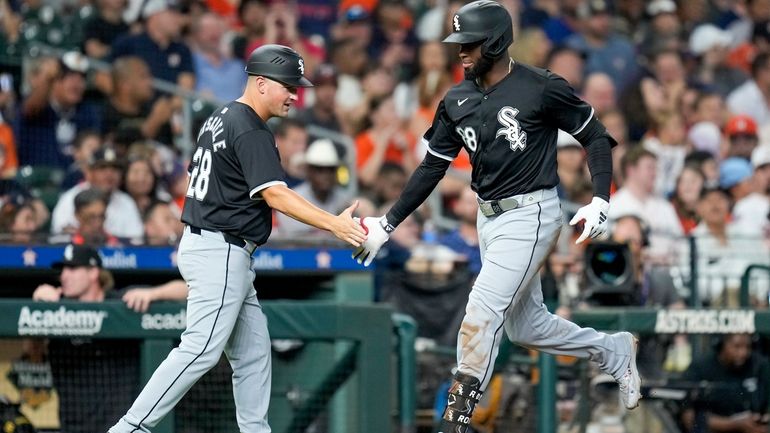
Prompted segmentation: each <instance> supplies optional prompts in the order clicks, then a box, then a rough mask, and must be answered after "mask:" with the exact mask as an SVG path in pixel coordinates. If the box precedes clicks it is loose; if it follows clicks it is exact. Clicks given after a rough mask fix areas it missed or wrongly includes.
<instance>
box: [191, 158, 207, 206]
mask: <svg viewBox="0 0 770 433" xmlns="http://www.w3.org/2000/svg"><path fill="white" fill-rule="evenodd" d="M192 164H193V166H194V168H193V171H192V174H190V184H189V185H188V186H187V197H192V198H195V199H196V200H198V201H202V200H203V198H204V197H206V193H207V192H208V191H209V174H211V151H210V150H208V149H205V150H204V149H203V148H202V147H199V148H198V150H196V151H195V154H194V155H193V159H192Z"/></svg>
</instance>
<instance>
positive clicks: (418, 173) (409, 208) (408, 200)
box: [385, 153, 451, 227]
mask: <svg viewBox="0 0 770 433" xmlns="http://www.w3.org/2000/svg"><path fill="white" fill-rule="evenodd" d="M450 163H451V162H450V161H447V160H445V159H442V158H439V157H437V156H434V155H432V154H430V153H428V154H426V155H425V159H423V161H422V163H421V164H420V165H419V167H417V170H415V171H414V174H412V177H410V178H409V182H408V183H407V184H406V187H404V190H403V191H402V192H401V196H400V197H399V198H398V200H397V201H396V203H395V204H393V207H391V208H390V210H389V211H388V213H387V214H386V215H385V217H386V219H387V220H388V224H390V225H392V226H393V227H397V226H398V225H399V224H401V222H402V221H404V220H405V219H406V217H408V216H409V215H410V214H411V213H412V212H414V211H415V209H417V208H418V207H419V206H420V205H421V204H422V202H424V201H425V200H426V199H427V198H428V196H429V195H430V193H431V192H432V191H433V189H434V188H436V185H438V183H439V181H440V180H441V179H442V178H443V177H444V174H445V173H446V171H447V169H448V168H449V165H450Z"/></svg>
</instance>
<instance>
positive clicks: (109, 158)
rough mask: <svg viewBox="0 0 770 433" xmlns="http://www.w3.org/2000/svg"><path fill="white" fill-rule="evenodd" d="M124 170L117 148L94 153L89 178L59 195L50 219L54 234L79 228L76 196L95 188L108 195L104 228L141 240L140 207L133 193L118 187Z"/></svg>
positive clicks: (128, 237)
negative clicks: (132, 196) (137, 205)
mask: <svg viewBox="0 0 770 433" xmlns="http://www.w3.org/2000/svg"><path fill="white" fill-rule="evenodd" d="M123 169H124V167H123V164H122V163H121V161H120V160H118V159H117V155H116V154H115V151H114V150H112V149H110V148H106V149H100V150H98V151H97V152H95V153H94V155H93V159H92V160H91V164H90V165H89V167H88V170H86V173H85V175H86V181H85V182H83V183H80V184H78V185H76V186H74V187H72V188H70V189H69V190H67V191H65V192H64V193H62V195H61V196H60V197H59V201H58V202H57V203H56V207H54V210H53V216H52V218H51V234H54V235H56V234H60V233H67V232H70V233H71V232H73V231H75V230H76V229H77V227H78V221H77V219H76V218H75V196H76V195H78V193H80V192H81V191H85V190H87V189H89V188H92V187H93V188H96V189H98V190H100V191H102V192H103V193H104V194H106V195H107V196H108V205H107V213H106V220H105V222H104V227H105V229H106V230H107V231H108V232H109V233H111V234H112V235H113V236H117V237H118V238H124V239H141V238H142V235H143V229H142V219H141V217H140V215H139V209H138V208H137V207H136V203H135V202H134V200H133V199H132V198H131V196H129V195H128V194H126V193H125V192H123V191H120V190H119V189H118V187H119V186H120V180H121V175H122V172H123Z"/></svg>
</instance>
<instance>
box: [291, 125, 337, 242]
mask: <svg viewBox="0 0 770 433" xmlns="http://www.w3.org/2000/svg"><path fill="white" fill-rule="evenodd" d="M303 160H304V162H305V165H306V169H305V171H306V176H307V179H306V180H305V182H303V183H301V184H299V185H297V186H296V187H294V188H293V189H294V191H295V192H296V193H297V194H299V195H300V196H302V197H304V198H305V199H306V200H307V201H309V202H310V203H312V204H314V205H316V206H318V207H319V208H321V209H323V210H325V211H327V212H333V213H335V214H336V213H339V212H340V211H341V210H342V209H345V208H346V207H348V206H349V205H350V201H351V198H352V197H351V196H350V195H349V194H348V193H347V191H345V190H344V189H343V188H342V187H341V186H340V185H339V184H338V183H337V169H338V168H339V167H340V165H341V163H342V161H341V160H340V158H339V156H338V154H337V149H336V148H335V147H334V143H332V141H331V140H328V139H319V140H316V141H314V142H312V143H310V146H308V148H307V151H306V152H305V154H304V158H303ZM277 218H278V227H276V234H280V236H282V237H284V238H299V237H301V236H305V235H315V236H326V235H325V234H324V233H325V232H321V231H319V230H317V229H315V228H312V227H308V226H306V225H305V224H302V223H300V222H299V221H297V220H295V219H292V218H291V217H289V216H286V215H284V214H281V213H278V215H277Z"/></svg>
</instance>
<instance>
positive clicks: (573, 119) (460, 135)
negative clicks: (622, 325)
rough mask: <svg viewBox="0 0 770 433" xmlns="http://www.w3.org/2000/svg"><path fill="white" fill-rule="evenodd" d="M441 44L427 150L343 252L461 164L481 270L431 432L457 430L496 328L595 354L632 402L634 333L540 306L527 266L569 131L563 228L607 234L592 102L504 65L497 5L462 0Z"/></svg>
mask: <svg viewBox="0 0 770 433" xmlns="http://www.w3.org/2000/svg"><path fill="white" fill-rule="evenodd" d="M452 29H453V32H452V33H451V34H450V35H449V36H448V37H447V38H446V39H444V42H449V43H456V44H460V59H461V61H462V65H463V68H464V69H465V78H466V79H465V80H463V82H461V83H460V84H458V85H456V86H454V87H453V88H451V89H450V90H449V91H448V92H447V94H446V96H445V97H444V99H443V101H442V102H441V103H440V104H439V107H438V110H437V112H436V114H435V117H434V119H433V124H432V126H431V127H430V129H428V131H427V132H426V133H425V135H424V137H423V142H424V144H425V145H426V146H427V154H426V156H425V159H424V160H423V161H422V163H421V165H420V166H419V167H418V168H417V170H416V171H415V173H414V174H413V175H412V177H411V179H410V180H409V182H408V183H407V185H406V187H405V188H404V191H403V192H402V194H401V197H400V198H399V199H398V201H397V202H396V203H395V204H394V205H393V207H391V208H390V210H389V211H388V212H387V214H386V215H384V216H382V217H369V218H364V219H363V220H361V224H362V225H363V226H364V227H365V228H366V229H367V230H368V238H367V240H366V241H365V242H364V243H363V244H362V246H361V247H359V248H358V249H357V250H356V251H355V252H354V257H356V259H357V260H358V261H359V263H364V264H365V265H369V264H370V263H371V261H372V259H373V258H374V256H375V255H376V254H377V251H379V249H380V247H381V246H382V245H383V244H384V243H385V242H386V241H387V240H388V237H389V236H390V234H391V233H392V232H393V230H394V229H395V228H396V226H398V224H399V223H401V222H402V221H403V220H404V218H406V216H407V215H409V214H410V213H412V212H413V211H414V210H415V209H416V208H417V207H418V206H419V205H420V204H421V203H422V202H423V201H424V200H425V199H426V198H427V197H428V195H429V194H430V193H431V191H432V190H433V189H434V187H435V186H436V185H437V184H438V182H439V180H440V179H441V178H442V177H443V176H444V173H445V171H446V170H447V167H449V164H450V163H451V162H452V160H453V159H454V158H455V157H456V156H457V153H458V152H459V151H460V149H461V148H463V147H464V148H465V150H467V151H468V153H469V154H470V158H471V164H472V166H473V172H472V179H471V186H472V188H473V190H474V191H475V192H476V194H477V196H478V202H479V217H478V222H477V229H478V232H479V247H480V249H481V257H482V268H481V271H480V273H479V275H478V277H477V279H476V281H475V283H474V286H473V290H472V291H471V293H470V295H469V299H468V304H467V306H466V310H465V317H464V319H463V323H462V326H461V328H460V331H459V335H458V340H457V364H458V365H457V373H456V374H455V376H454V378H453V382H452V385H451V387H450V391H449V395H448V400H447V401H448V403H447V407H446V409H445V411H444V413H443V417H442V421H441V425H440V429H439V431H440V432H442V433H463V432H465V431H466V429H467V426H468V424H469V422H470V418H471V415H472V414H473V408H474V406H475V405H476V403H477V402H478V401H479V399H480V397H481V393H482V391H483V390H484V389H485V388H486V386H487V383H488V382H489V380H490V376H491V371H492V366H493V365H494V362H495V358H496V356H497V351H498V345H499V343H500V339H501V338H502V333H503V327H505V331H506V332H507V334H508V338H510V339H511V341H513V342H515V343H518V344H520V345H522V346H526V347H529V348H535V349H539V350H542V351H544V352H547V353H551V354H556V355H571V356H576V357H580V358H588V359H591V360H593V361H596V362H597V363H598V364H599V366H600V367H601V369H602V370H604V371H605V372H607V373H609V374H611V375H612V376H613V377H614V378H615V379H616V380H617V381H618V383H619V385H620V395H621V397H622V400H623V403H624V405H625V407H627V408H629V409H632V408H634V407H636V406H637V404H638V400H639V386H640V379H639V374H638V372H637V369H636V345H637V342H636V339H635V338H634V337H633V336H632V335H631V334H630V333H627V332H621V333H617V334H614V335H608V334H604V333H600V332H597V331H595V330H593V329H590V328H580V327H578V326H577V325H575V324H574V323H572V322H570V321H568V320H565V319H563V318H560V317H558V316H556V315H553V314H551V313H549V312H548V310H547V309H546V307H545V306H544V305H543V294H542V290H541V286H540V278H539V276H538V270H539V268H540V266H541V264H542V263H543V261H544V260H546V257H547V255H548V253H549V252H550V250H551V248H552V246H553V245H554V243H555V242H556V239H557V236H558V234H559V231H560V228H561V225H562V213H561V207H560V204H559V199H558V198H557V196H556V189H555V187H556V185H557V183H558V181H559V179H558V176H557V174H556V137H557V132H558V130H559V129H562V130H564V131H567V132H569V133H570V134H572V135H573V136H575V138H577V139H578V140H579V141H580V142H581V143H582V145H583V146H584V147H585V150H586V152H587V155H588V156H587V159H588V165H589V168H590V171H591V176H592V179H593V190H594V197H593V200H592V201H591V203H590V204H588V205H587V206H585V207H583V208H581V209H579V210H578V212H577V214H576V215H575V217H574V218H573V219H572V221H570V224H576V223H578V222H579V221H583V223H584V228H583V231H582V234H581V236H580V237H579V238H578V239H577V242H582V241H583V240H585V239H586V238H588V237H592V238H593V237H596V236H599V235H601V234H603V233H605V231H606V230H607V222H606V219H607V217H606V216H607V211H608V209H609V203H608V200H609V192H610V179H611V175H612V158H611V147H612V146H613V145H614V144H615V142H614V140H613V139H612V138H611V137H610V136H609V135H608V134H607V132H606V130H605V128H604V126H603V125H602V124H601V123H600V122H599V121H598V120H597V118H596V116H595V115H594V111H593V109H592V108H591V107H590V106H589V105H588V104H586V103H585V102H583V101H582V100H580V99H579V98H578V97H576V96H575V94H574V92H573V90H572V89H571V88H570V87H569V85H568V84H567V82H566V81H565V80H564V79H563V78H561V77H559V76H558V75H555V74H553V73H551V72H550V71H547V70H543V69H539V68H534V67H531V66H528V65H524V64H521V63H517V62H514V60H513V59H511V58H509V57H508V47H509V46H510V45H511V44H512V43H513V31H512V23H511V17H510V15H509V14H508V12H507V11H506V10H505V9H504V8H503V7H502V6H500V5H499V4H498V3H496V2H494V1H489V0H479V1H474V2H472V3H469V4H467V5H465V6H463V7H462V8H460V9H459V10H458V12H457V13H456V15H454V16H453V17H452Z"/></svg>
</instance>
